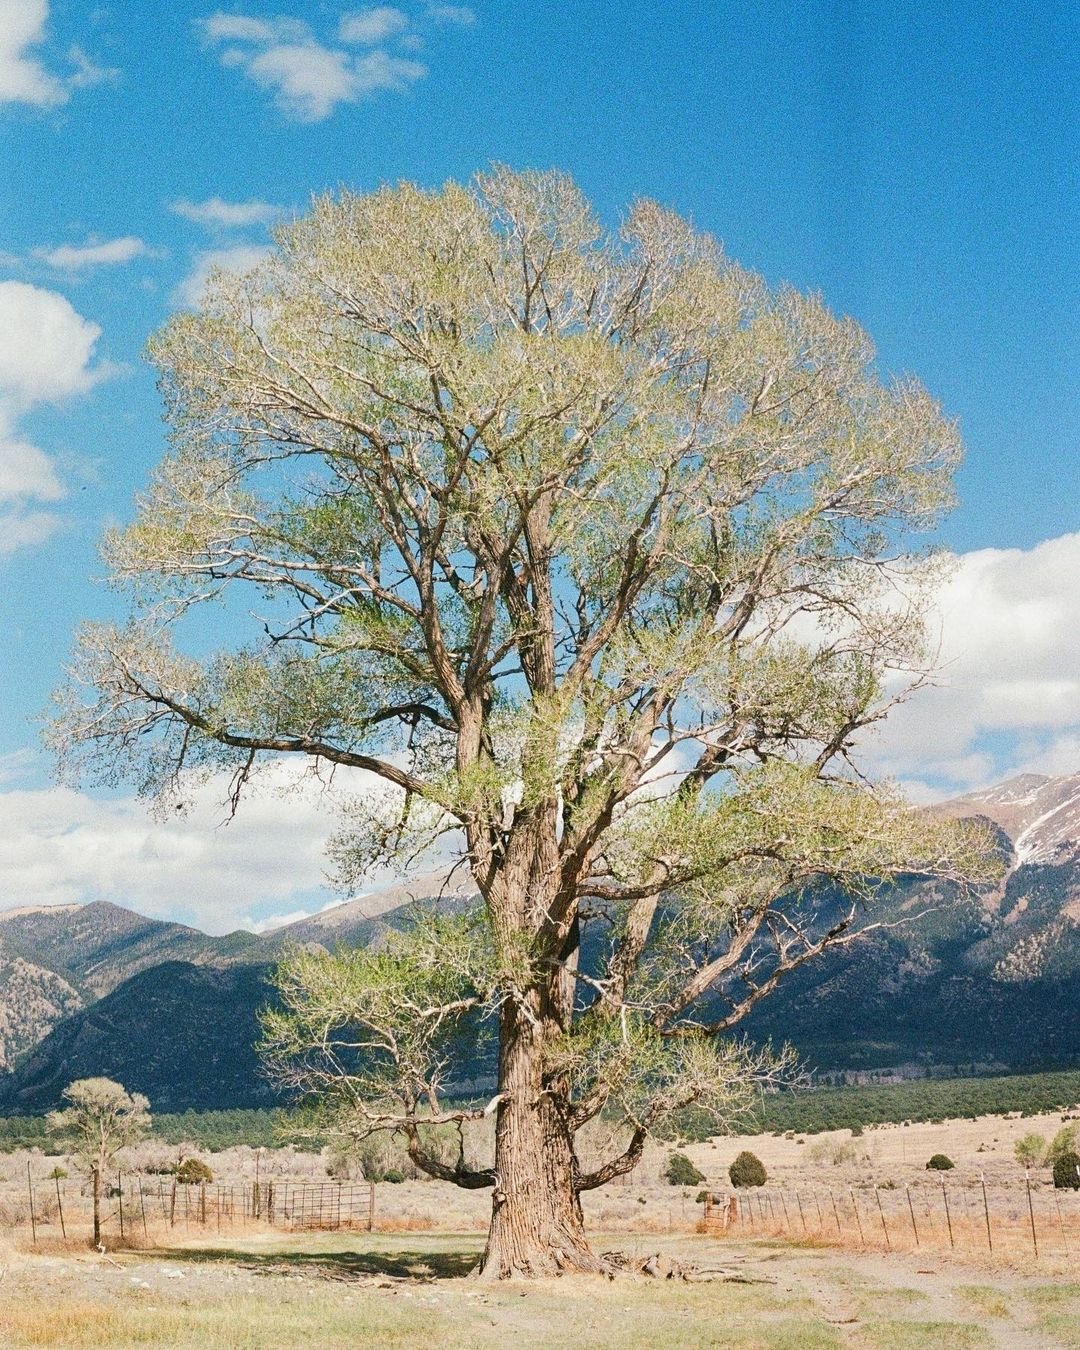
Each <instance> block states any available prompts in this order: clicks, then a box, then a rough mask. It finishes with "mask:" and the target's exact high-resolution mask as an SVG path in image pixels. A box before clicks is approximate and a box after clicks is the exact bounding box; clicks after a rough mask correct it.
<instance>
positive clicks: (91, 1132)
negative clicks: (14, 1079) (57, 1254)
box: [45, 1078, 150, 1247]
mask: <svg viewBox="0 0 1080 1350" xmlns="http://www.w3.org/2000/svg"><path fill="white" fill-rule="evenodd" d="M63 1097H64V1100H65V1101H66V1102H67V1103H68V1105H67V1106H66V1107H65V1108H64V1109H63V1110H62V1111H50V1112H49V1114H48V1115H47V1116H46V1117H45V1128H46V1130H47V1132H48V1133H49V1134H50V1135H53V1136H55V1137H56V1138H58V1139H61V1140H64V1141H67V1142H68V1143H69V1144H70V1146H71V1153H72V1156H73V1157H74V1159H75V1161H76V1162H77V1163H78V1165H79V1166H80V1167H81V1168H82V1169H83V1171H84V1172H88V1173H89V1174H90V1184H91V1187H92V1190H93V1195H94V1246H95V1247H97V1246H100V1244H101V1183H102V1178H103V1177H106V1176H107V1175H108V1174H109V1172H110V1171H111V1169H112V1166H113V1164H114V1163H115V1162H116V1155H117V1154H118V1153H119V1152H120V1150H121V1149H122V1148H127V1146H128V1145H129V1144H135V1143H138V1141H139V1140H140V1139H141V1138H142V1137H143V1136H144V1135H145V1134H146V1131H147V1130H148V1129H149V1128H150V1103H149V1102H148V1101H147V1099H146V1098H145V1097H143V1096H142V1095H141V1094H140V1093H138V1092H127V1091H126V1090H125V1089H124V1088H123V1087H122V1086H121V1085H120V1084H119V1083H114V1082H113V1080H112V1079H111V1078H79V1079H77V1080H76V1081H75V1082H74V1083H70V1084H69V1085H68V1086H67V1087H66V1088H65V1089H64V1092H63Z"/></svg>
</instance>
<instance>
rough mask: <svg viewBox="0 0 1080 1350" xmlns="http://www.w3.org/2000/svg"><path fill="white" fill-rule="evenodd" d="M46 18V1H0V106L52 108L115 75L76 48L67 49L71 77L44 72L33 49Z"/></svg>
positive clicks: (43, 35) (40, 40)
mask: <svg viewBox="0 0 1080 1350" xmlns="http://www.w3.org/2000/svg"><path fill="white" fill-rule="evenodd" d="M48 17H49V4H48V0H0V103H26V104H29V105H31V106H32V107H37V108H49V107H55V106H56V105H57V104H59V103H66V102H67V100H68V98H69V97H70V94H71V90H72V89H82V88H87V87H88V86H90V85H95V84H100V83H101V82H102V81H103V80H108V79H112V78H113V77H115V75H116V74H117V72H116V71H115V70H105V69H102V68H101V67H100V66H96V65H95V64H94V63H93V61H91V60H90V58H89V57H88V56H87V55H86V53H85V52H83V51H82V50H81V49H80V48H78V47H71V48H69V49H68V54H67V55H68V61H69V63H70V64H71V66H72V67H73V69H72V70H71V72H70V73H68V74H66V75H57V74H54V73H53V72H52V71H49V70H47V69H46V68H45V66H44V65H43V64H42V63H41V61H39V60H38V59H37V57H36V56H35V55H34V54H33V49H34V48H36V47H39V46H40V45H41V44H42V43H43V42H44V41H45V39H46V31H45V30H46V24H47V21H48Z"/></svg>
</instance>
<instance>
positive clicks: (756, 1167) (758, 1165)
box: [728, 1149, 769, 1186]
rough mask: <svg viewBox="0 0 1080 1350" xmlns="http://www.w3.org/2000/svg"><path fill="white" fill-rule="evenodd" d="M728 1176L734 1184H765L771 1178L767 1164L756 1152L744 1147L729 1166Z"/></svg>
mask: <svg viewBox="0 0 1080 1350" xmlns="http://www.w3.org/2000/svg"><path fill="white" fill-rule="evenodd" d="M728 1176H729V1177H730V1178H731V1184H732V1185H733V1186H764V1185H765V1182H766V1181H767V1180H768V1179H769V1174H768V1172H766V1171H765V1164H764V1163H763V1162H762V1161H761V1159H760V1158H759V1157H758V1156H757V1155H756V1154H754V1153H750V1152H749V1151H748V1150H746V1149H743V1151H742V1152H741V1153H740V1154H739V1156H738V1157H737V1158H736V1159H735V1161H734V1162H733V1163H732V1164H731V1166H730V1167H729V1168H728Z"/></svg>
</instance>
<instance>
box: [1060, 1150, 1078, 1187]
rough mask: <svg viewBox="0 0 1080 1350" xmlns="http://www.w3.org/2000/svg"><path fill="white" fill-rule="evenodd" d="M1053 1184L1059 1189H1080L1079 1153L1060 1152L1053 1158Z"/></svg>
mask: <svg viewBox="0 0 1080 1350" xmlns="http://www.w3.org/2000/svg"><path fill="white" fill-rule="evenodd" d="M1054 1185H1055V1186H1056V1187H1057V1189H1058V1190H1059V1191H1080V1153H1062V1154H1061V1155H1060V1156H1059V1157H1057V1158H1055V1159H1054Z"/></svg>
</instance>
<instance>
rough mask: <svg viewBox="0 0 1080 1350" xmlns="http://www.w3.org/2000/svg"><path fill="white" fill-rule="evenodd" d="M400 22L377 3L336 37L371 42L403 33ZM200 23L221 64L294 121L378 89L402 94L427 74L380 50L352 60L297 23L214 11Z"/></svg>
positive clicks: (322, 114) (346, 21)
mask: <svg viewBox="0 0 1080 1350" xmlns="http://www.w3.org/2000/svg"><path fill="white" fill-rule="evenodd" d="M398 16H400V18H401V19H402V20H405V28H402V27H401V26H400V25H399V23H398ZM407 23H408V21H407V20H406V19H405V16H404V15H403V14H402V13H401V11H400V10H396V9H392V8H391V7H389V6H380V7H376V8H372V9H367V10H361V11H359V12H357V13H353V14H349V15H346V16H344V17H343V18H342V20H341V24H340V26H339V37H340V40H341V41H343V42H351V43H360V44H363V45H371V44H374V43H377V42H382V41H385V40H386V39H387V38H389V37H392V36H397V35H402V34H404V32H405V29H407ZM201 26H202V33H203V36H204V39H205V40H206V42H207V43H208V44H210V45H211V46H216V47H218V51H219V60H220V61H221V64H222V65H223V66H226V67H228V68H232V69H238V70H241V71H243V73H244V74H245V75H246V76H247V77H248V79H250V80H252V81H253V82H254V83H255V84H257V85H258V86H259V87H260V88H262V89H265V90H267V91H268V92H269V93H271V94H272V95H273V97H274V101H275V103H276V104H277V106H278V108H279V109H280V110H281V112H282V113H283V114H284V115H285V116H286V117H289V118H291V119H292V120H294V121H298V122H321V121H324V120H325V119H326V118H327V117H329V116H330V115H331V114H332V113H333V112H334V111H335V110H336V109H337V108H338V107H339V106H340V105H341V104H345V103H358V102H360V101H361V100H362V99H365V98H370V97H371V96H372V95H374V94H376V93H378V92H379V91H381V90H396V91H402V90H405V89H407V88H408V87H409V85H411V84H413V83H415V81H417V80H419V79H422V78H423V76H424V75H426V74H427V70H426V67H425V66H423V65H422V64H421V63H420V62H418V61H413V60H408V59H406V58H404V57H400V56H393V55H391V54H390V53H389V52H387V51H385V50H383V49H382V48H381V47H380V48H376V49H375V50H373V51H370V52H367V53H365V54H364V55H363V56H355V55H354V54H353V53H351V52H349V51H347V50H345V49H344V48H342V47H332V46H329V45H327V44H326V43H323V42H320V41H318V40H317V39H316V37H315V36H314V35H313V34H312V32H311V30H310V29H309V28H308V27H307V25H306V24H304V23H302V22H301V21H300V20H298V19H291V18H275V19H252V18H248V17H246V16H244V15H234V14H214V15H211V17H210V18H208V19H204V20H202V21H201Z"/></svg>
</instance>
